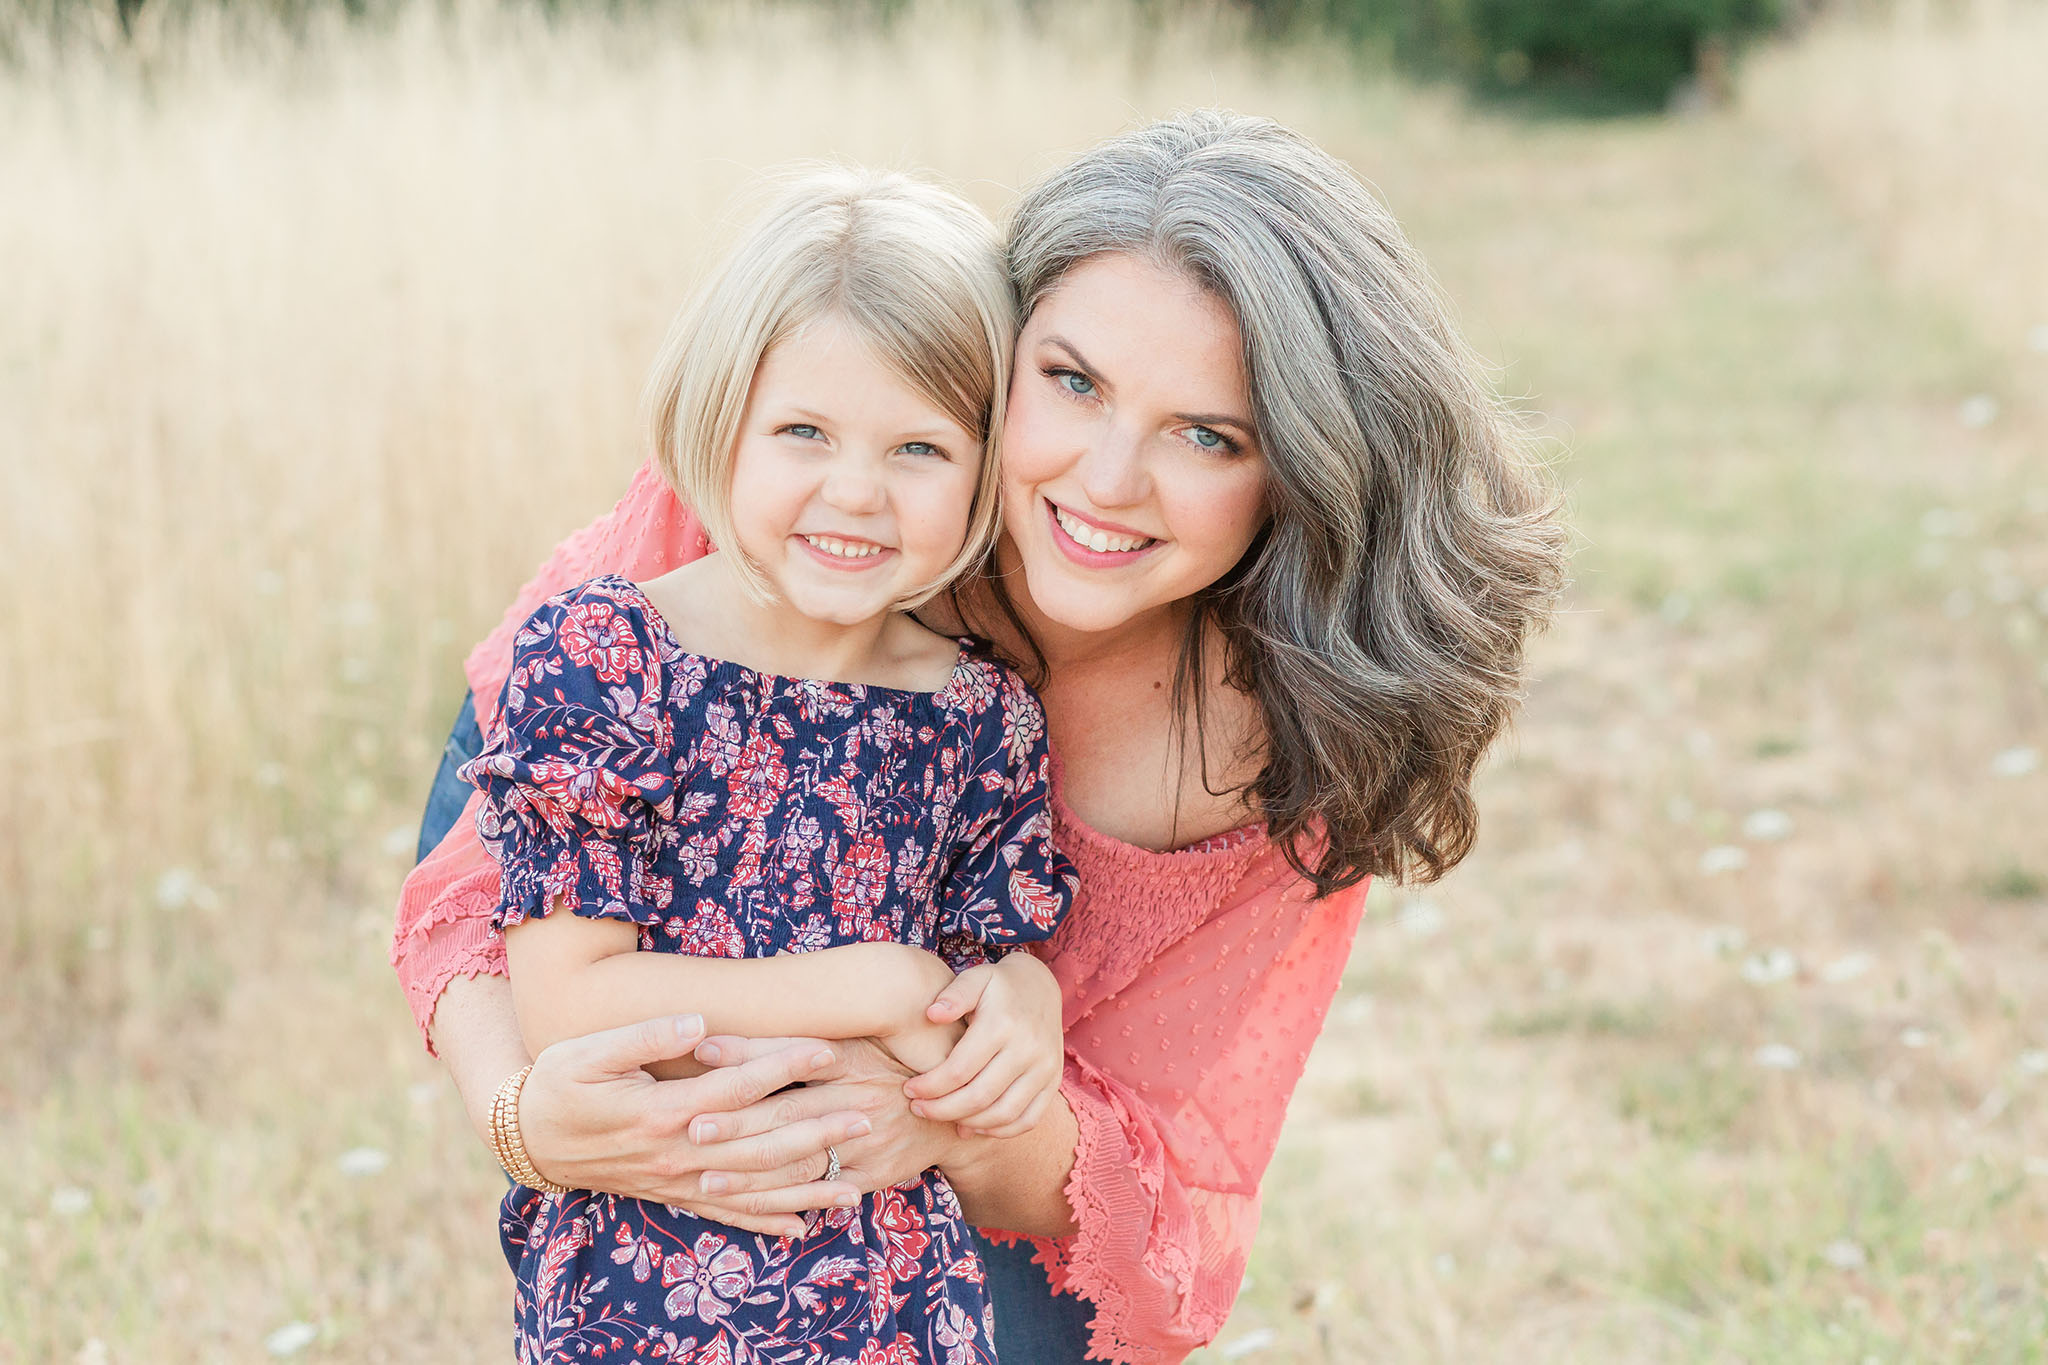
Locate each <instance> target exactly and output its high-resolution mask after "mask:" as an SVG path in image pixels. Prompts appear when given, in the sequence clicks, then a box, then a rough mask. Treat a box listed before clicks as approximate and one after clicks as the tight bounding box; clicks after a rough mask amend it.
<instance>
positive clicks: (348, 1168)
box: [334, 1147, 391, 1176]
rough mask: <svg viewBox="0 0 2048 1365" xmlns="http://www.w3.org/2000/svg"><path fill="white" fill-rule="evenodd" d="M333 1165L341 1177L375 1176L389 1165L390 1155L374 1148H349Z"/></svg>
mask: <svg viewBox="0 0 2048 1365" xmlns="http://www.w3.org/2000/svg"><path fill="white" fill-rule="evenodd" d="M334 1164H335V1166H336V1167H337V1168H338V1169H339V1170H340V1171H341V1173H342V1174H343V1175H351V1176H364V1175H376V1174H377V1173H378V1172H380V1171H382V1170H383V1169H384V1168H385V1167H386V1166H389V1165H390V1164H391V1154H390V1153H389V1152H386V1151H383V1150H382V1149H380V1148H376V1147H351V1148H349V1149H348V1150H347V1151H345V1152H343V1153H342V1154H341V1155H340V1156H339V1157H336V1158H335V1161H334Z"/></svg>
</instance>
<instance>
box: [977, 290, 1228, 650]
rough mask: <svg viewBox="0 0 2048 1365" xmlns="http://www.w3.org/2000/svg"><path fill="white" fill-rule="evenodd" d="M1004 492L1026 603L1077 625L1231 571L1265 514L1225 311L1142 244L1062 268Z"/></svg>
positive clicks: (1049, 300) (1162, 603)
mask: <svg viewBox="0 0 2048 1365" xmlns="http://www.w3.org/2000/svg"><path fill="white" fill-rule="evenodd" d="M1003 498H1004V514H1003V518H1004V528H1005V530H1006V531H1007V532H1008V535H1007V545H1006V549H1007V550H1008V551H1009V552H1010V553H1014V555H1015V556H1016V561H1017V563H1019V564H1021V565H1022V568H1023V571H1024V580H1025V585H1026V587H1027V588H1028V589H1029V592H1030V597H1031V602H1032V604H1033V605H1034V606H1035V607H1036V608H1037V609H1038V611H1039V612H1040V613H1041V614H1042V615H1044V616H1045V617H1046V618H1048V619H1049V620H1051V621H1054V622H1057V623H1059V624H1061V625H1064V626H1067V627H1069V628H1071V629H1074V630H1079V631H1109V630H1114V629H1117V628H1119V627H1124V626H1126V625H1128V624H1130V623H1132V622H1134V621H1137V620H1138V619H1140V618H1143V617H1146V616H1148V615H1151V614H1152V613H1155V612H1158V611H1160V610H1161V609H1164V608H1167V607H1170V606H1171V605H1172V604H1174V603H1176V602H1179V601H1180V600H1181V599H1183V598H1185V597H1187V596H1188V595H1190V594H1191V593H1194V592H1197V591H1199V590H1200V589H1202V588H1205V587H1207V586H1208V585H1209V584H1211V583H1214V582H1215V581H1216V580H1217V579H1218V578H1220V577H1222V576H1223V575H1224V574H1225V573H1227V572H1229V570H1230V569H1231V567H1232V566H1233V565H1235V564H1236V563H1237V562H1238V560H1239V559H1241V558H1242V557H1243V555H1244V552H1245V550H1246V548H1247V547H1249V546H1250V544H1251V543H1252V540H1253V538H1254V537H1255V536H1256V535H1257V534H1258V532H1259V529H1260V527H1261V526H1263V525H1264V524H1265V520H1266V460H1265V456H1264V454H1263V453H1262V452H1261V451H1260V449H1259V444H1258V438H1257V434H1256V433H1255V432H1254V431H1253V429H1252V407H1251V390H1250V386H1249V384H1248V383H1247V381H1246V378H1245V371H1244V358H1243V345H1242V343H1241V341H1240V339H1239V336H1238V330H1237V320H1236V318H1234V317H1233V316H1232V315H1231V312H1230V309H1229V308H1228V307H1226V306H1225V305H1224V303H1223V302H1222V301H1221V300H1220V299H1218V298H1216V297H1215V296H1214V295H1212V294H1210V293H1208V292H1207V291H1205V290H1203V289H1202V288H1201V287H1200V286H1199V285H1197V284H1196V283H1194V282H1193V281H1191V280H1189V279H1187V278H1186V277H1185V276H1183V275H1181V274H1179V273H1177V272H1175V271H1172V270H1169V269H1166V268H1164V267H1161V266H1158V265H1155V264H1153V263H1151V262H1150V261H1147V260H1145V259H1143V258H1140V257H1137V256H1131V255H1126V254H1121V253H1119V254H1110V255H1103V256H1096V257H1091V258H1090V259H1088V260H1086V261H1083V262H1082V263H1081V264H1079V265H1077V266H1075V267H1074V268H1073V269H1071V270H1069V271H1068V272H1067V274H1066V276H1065V277H1064V278H1063V279H1061V281H1060V282H1059V284H1058V285H1057V286H1056V287H1055V288H1054V289H1053V290H1052V292H1051V293H1049V294H1047V295H1046V296H1045V297H1044V298H1043V299H1041V300H1040V301H1039V304H1038V307H1037V308H1036V309H1035V310H1034V311H1033V312H1032V314H1031V318H1030V320H1029V321H1027V322H1026V323H1025V324H1024V330H1023V332H1022V333H1021V334H1020V335H1019V337H1018V339H1017V363H1016V373H1015V376H1014V382H1013V384H1012V387H1011V390H1010V403H1009V409H1008V412H1007V414H1006V416H1005V418H1004V422H1003ZM1006 567H1011V566H1006Z"/></svg>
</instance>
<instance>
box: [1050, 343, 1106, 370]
mask: <svg viewBox="0 0 2048 1365" xmlns="http://www.w3.org/2000/svg"><path fill="white" fill-rule="evenodd" d="M1045 344H1046V345H1048V346H1057V347H1059V348H1060V349H1061V350H1062V351H1065V352H1066V353H1067V358H1068V359H1069V360H1072V361H1073V362H1074V364H1075V365H1077V366H1079V367H1080V368H1081V369H1083V370H1086V371H1087V372H1088V375H1089V377H1090V378H1092V379H1095V380H1097V381H1100V380H1101V378H1102V371H1100V370H1098V369H1096V368H1095V365H1094V362H1092V361H1090V360H1089V359H1088V357H1087V356H1085V355H1082V354H1081V348H1080V347H1078V346H1076V345H1075V344H1074V343H1073V342H1071V341H1069V340H1067V339H1066V338H1065V337H1062V336H1049V337H1047V338H1046V339H1045Z"/></svg>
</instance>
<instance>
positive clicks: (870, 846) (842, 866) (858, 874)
mask: <svg viewBox="0 0 2048 1365" xmlns="http://www.w3.org/2000/svg"><path fill="white" fill-rule="evenodd" d="M888 890H889V846H888V845H887V844H885V843H883V842H882V837H881V836H880V835H878V834H863V835H862V836H860V837H859V838H858V839H855V840H854V841H853V846H852V847H851V848H849V849H847V850H846V854H845V856H844V857H842V858H840V860H839V862H838V864H837V865H836V866H835V867H833V869H832V909H833V912H834V913H835V914H837V915H839V916H840V917H841V918H843V919H863V920H864V919H867V918H869V917H871V916H872V915H873V914H874V911H875V907H876V906H878V905H880V904H881V903H882V897H883V895H884V894H886V893H887V892H888Z"/></svg>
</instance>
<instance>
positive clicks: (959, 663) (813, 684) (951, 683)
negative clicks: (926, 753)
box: [591, 573, 974, 706]
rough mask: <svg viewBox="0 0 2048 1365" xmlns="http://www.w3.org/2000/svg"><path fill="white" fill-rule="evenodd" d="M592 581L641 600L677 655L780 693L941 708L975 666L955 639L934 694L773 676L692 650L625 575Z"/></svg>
mask: <svg viewBox="0 0 2048 1365" xmlns="http://www.w3.org/2000/svg"><path fill="white" fill-rule="evenodd" d="M591 581H592V582H595V583H605V584H621V585H623V586H624V587H625V589H626V591H627V592H629V593H631V594H632V595H633V596H634V597H635V598H637V599H639V602H640V608H641V614H642V615H644V616H645V617H646V618H647V622H648V624H649V625H651V626H652V627H653V628H654V629H655V630H657V631H659V632H660V633H661V636H662V638H663V639H664V640H666V641H667V643H668V645H669V647H670V648H672V649H674V650H675V651H676V652H677V653H679V654H684V655H687V656H689V657H690V658H692V659H702V660H703V661H704V662H705V663H707V664H710V665H712V666H713V667H714V668H720V669H725V670H727V671H730V672H733V673H737V674H739V675H740V676H741V677H743V678H750V679H752V680H754V681H755V682H757V683H760V684H763V685H766V686H772V687H774V688H775V689H776V690H777V691H784V690H788V691H794V690H796V689H799V688H818V687H858V688H860V689H861V690H862V692H864V693H866V694H868V695H873V694H875V693H881V694H882V695H884V696H890V697H908V698H910V699H912V700H913V701H921V702H925V703H928V704H930V705H932V706H938V705H940V704H941V702H940V698H942V697H944V696H946V695H947V694H948V693H950V692H952V691H953V690H954V689H955V688H956V687H958V686H959V684H960V680H961V678H962V677H963V676H964V675H965V674H966V672H967V671H968V669H969V668H970V667H971V666H972V665H973V662H974V642H973V641H972V640H968V639H964V638H961V637H958V636H955V637H952V638H953V643H954V644H956V645H958V646H960V653H959V656H958V657H957V658H955V659H954V660H953V671H952V672H951V673H948V674H947V675H946V681H945V682H944V683H943V684H942V685H941V686H939V687H938V688H937V689H935V690H933V691H921V690H919V689H917V688H914V687H891V686H889V685H888V684H887V683H867V682H852V681H849V680H848V679H845V678H800V677H797V676H795V675H794V674H789V673H770V672H767V671H766V670H764V669H759V668H750V667H748V666H747V665H746V664H743V663H741V662H740V661H739V660H737V659H722V658H720V657H719V656H718V655H716V654H706V653H704V652H703V651H702V650H698V649H691V648H689V647H688V646H687V645H685V644H684V643H683V642H682V641H681V640H679V639H677V638H676V632H675V627H673V626H671V625H670V624H669V621H668V617H667V616H665V615H663V614H662V610H661V608H660V607H658V606H656V605H655V604H654V599H653V598H651V597H649V596H648V595H647V594H646V593H645V592H644V591H642V590H641V587H640V585H639V584H638V583H635V582H634V581H633V580H632V579H630V578H628V577H626V576H625V575H624V574H616V573H608V574H599V575H598V576H597V577H596V578H595V579H593V580H591Z"/></svg>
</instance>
